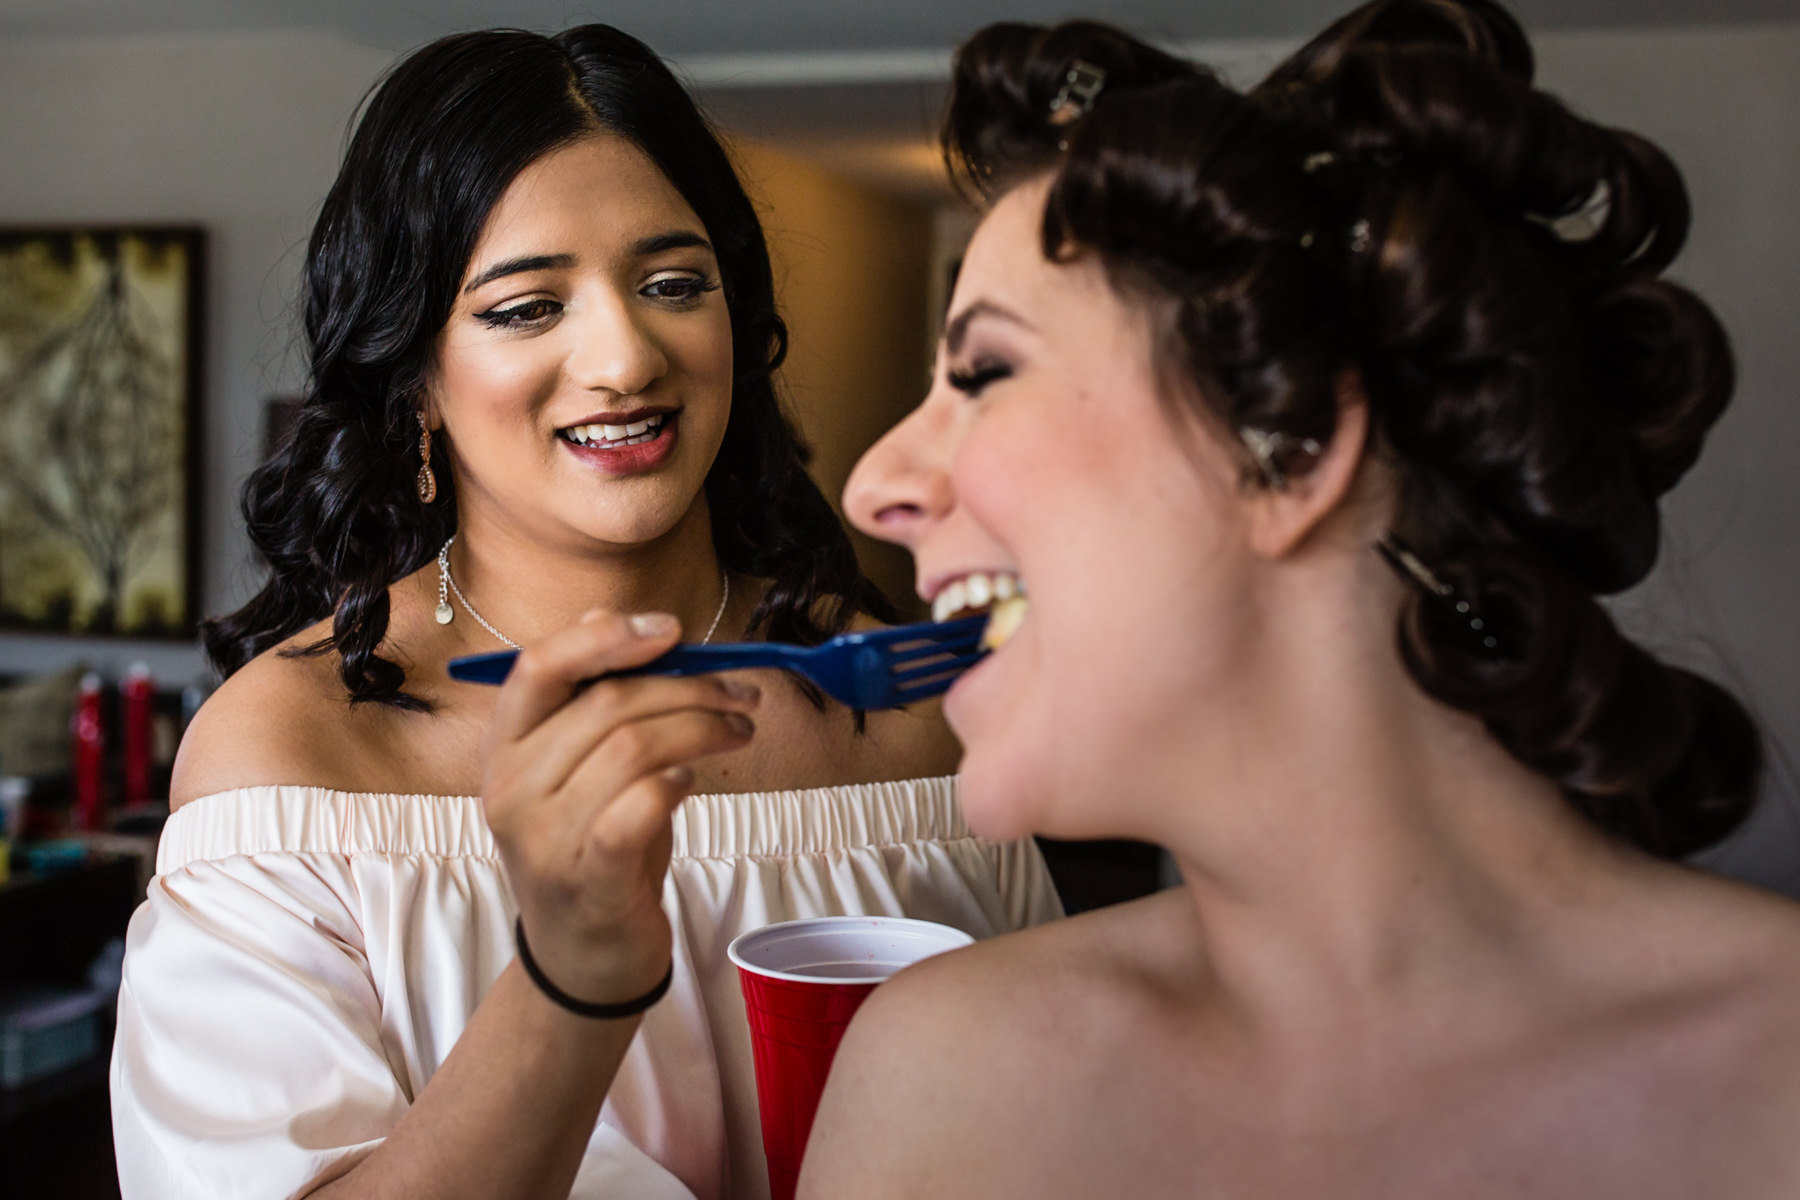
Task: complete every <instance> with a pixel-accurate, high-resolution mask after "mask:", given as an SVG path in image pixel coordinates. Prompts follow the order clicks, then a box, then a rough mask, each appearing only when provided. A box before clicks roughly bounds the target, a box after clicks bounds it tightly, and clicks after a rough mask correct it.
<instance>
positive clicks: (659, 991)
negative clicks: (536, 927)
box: [513, 918, 675, 1021]
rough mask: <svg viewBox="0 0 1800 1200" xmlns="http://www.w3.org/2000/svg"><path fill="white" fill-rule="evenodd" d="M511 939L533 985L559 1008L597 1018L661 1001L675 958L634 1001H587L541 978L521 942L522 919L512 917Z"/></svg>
mask: <svg viewBox="0 0 1800 1200" xmlns="http://www.w3.org/2000/svg"><path fill="white" fill-rule="evenodd" d="M513 940H514V941H516V942H517V943H518V946H519V963H520V965H522V966H523V967H524V968H525V974H527V975H529V976H531V982H533V983H535V984H537V989H538V991H540V992H542V993H544V995H546V996H548V997H549V998H550V999H551V1000H553V1001H555V1002H556V1004H557V1005H558V1006H559V1007H561V1008H566V1009H568V1010H569V1011H570V1012H572V1013H574V1014H575V1015H576V1016H578V1017H593V1018H595V1019H596V1020H601V1021H616V1020H618V1019H619V1018H620V1017H635V1016H637V1015H638V1014H639V1013H641V1012H643V1011H644V1010H645V1009H647V1008H649V1007H650V1006H651V1005H652V1004H655V1003H656V1002H657V1001H658V1000H661V999H662V998H663V996H664V995H665V994H666V993H667V992H668V990H669V984H670V983H671V982H672V981H673V980H674V978H675V960H674V959H670V960H669V969H668V970H667V971H665V972H663V977H662V982H660V983H658V984H657V985H656V986H655V987H653V988H651V989H650V990H649V991H647V992H645V993H644V994H643V995H641V996H639V997H638V998H637V999H636V1000H627V1001H625V1002H624V1003H623V1004H589V1003H588V1002H587V1001H585V1000H577V999H576V998H575V997H573V996H571V995H569V993H567V992H565V991H563V990H562V989H561V988H559V987H557V986H556V985H555V984H554V983H551V982H550V980H549V979H548V978H546V977H545V975H544V971H543V968H542V967H540V966H538V965H537V960H536V959H535V958H532V957H531V947H530V946H527V945H526V944H525V921H524V919H523V918H514V919H513Z"/></svg>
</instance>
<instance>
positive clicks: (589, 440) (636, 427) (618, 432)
mask: <svg viewBox="0 0 1800 1200" xmlns="http://www.w3.org/2000/svg"><path fill="white" fill-rule="evenodd" d="M668 415H669V414H663V413H657V414H655V415H654V416H648V417H645V418H643V419H642V420H639V421H632V422H629V423H628V424H624V425H571V426H569V427H568V428H567V429H559V430H557V431H556V436H557V437H559V438H561V439H562V440H563V441H565V442H569V443H572V444H574V445H577V446H589V447H593V448H595V449H601V450H619V449H624V448H625V447H626V446H641V445H643V444H644V443H646V442H653V441H655V440H656V439H657V438H658V437H659V436H661V434H662V427H663V422H664V420H665V419H666V418H667V416H668Z"/></svg>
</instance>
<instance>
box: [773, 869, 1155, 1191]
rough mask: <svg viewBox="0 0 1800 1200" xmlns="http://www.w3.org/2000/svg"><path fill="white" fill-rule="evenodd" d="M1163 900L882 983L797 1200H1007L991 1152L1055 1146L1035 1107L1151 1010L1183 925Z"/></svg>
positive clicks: (978, 948) (855, 1033) (1076, 1081)
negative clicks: (1168, 952) (967, 1198)
mask: <svg viewBox="0 0 1800 1200" xmlns="http://www.w3.org/2000/svg"><path fill="white" fill-rule="evenodd" d="M1170 900H1171V897H1169V896H1168V895H1167V894H1164V895H1162V896H1152V897H1149V898H1147V899H1145V900H1141V901H1136V902H1133V903H1130V904H1121V905H1115V906H1113V907H1111V908H1107V909H1101V910H1097V911H1095V912H1090V913H1084V914H1082V915H1080V916H1077V917H1071V918H1068V919H1067V920H1063V921H1056V922H1052V923H1049V924H1046V925H1040V926H1036V927H1034V928H1031V929H1027V930H1024V931H1022V932H1019V933H1011V934H1006V935H1003V936H1001V937H997V938H992V939H989V940H987V941H984V942H980V943H977V944H976V945H974V946H970V947H968V948H967V949H963V950H958V951H956V952H954V953H951V954H945V955H940V956H938V957H936V958H933V959H930V960H928V961H926V962H924V963H921V964H919V965H918V966H916V967H912V968H909V969H908V970H906V971H904V972H902V973H901V974H900V975H898V976H896V977H895V978H894V979H892V980H890V981H889V982H887V983H884V984H883V985H882V986H881V987H880V988H878V989H877V990H876V991H875V992H874V993H873V994H872V995H871V996H870V998H869V1000H868V1002H867V1003H865V1004H864V1005H863V1007H862V1009H861V1010H859V1011H858V1013H857V1016H856V1019H855V1021H853V1022H852V1023H851V1026H850V1029H849V1032H848V1033H847V1034H846V1035H845V1039H844V1042H843V1045H842V1046H841V1047H840V1048H839V1050H838V1055H837V1058H836V1059H835V1061H834V1062H833V1065H832V1071H831V1076H830V1079H829V1081H828V1083H827V1085H826V1090H825V1096H824V1099H823V1100H822V1102H821V1105H820V1111H819V1116H818V1119H817V1123H816V1124H815V1125H814V1127H813V1136H812V1141H811V1142H810V1143H809V1149H808V1154H807V1165H806V1175H805V1177H804V1178H803V1185H804V1186H803V1188H802V1194H803V1195H806V1196H816V1197H825V1196H841V1195H858V1196H864V1195H868V1196H885V1195H896V1196H898V1195H907V1196H923V1195H1002V1194H1006V1193H1007V1191H1008V1189H1009V1187H1010V1186H1012V1183H1013V1182H1014V1181H1011V1180H1009V1179H1007V1178H1005V1177H1004V1176H1003V1175H1002V1174H1001V1172H1002V1171H1004V1170H1005V1168H1004V1166H1003V1163H1002V1162H1001V1161H1000V1160H1001V1159H1004V1158H1005V1156H998V1157H997V1156H995V1155H994V1154H993V1153H992V1148H993V1147H994V1146H995V1145H1030V1144H1034V1143H1037V1142H1039V1141H1041V1140H1042V1139H1044V1138H1046V1137H1052V1138H1054V1137H1056V1136H1059V1133H1058V1131H1057V1130H1056V1129H1055V1128H1054V1125H1055V1123H1056V1115H1055V1112H1050V1111H1047V1110H1046V1108H1045V1105H1044V1103H1043V1101H1044V1097H1046V1096H1063V1097H1067V1096H1074V1095H1080V1094H1082V1092H1083V1091H1084V1090H1085V1088H1084V1082H1085V1080H1086V1079H1087V1078H1088V1076H1089V1075H1090V1073H1091V1070H1092V1069H1093V1067H1094V1064H1095V1063H1097V1062H1101V1061H1104V1060H1106V1059H1107V1058H1109V1057H1117V1056H1118V1054H1119V1051H1120V1048H1121V1047H1122V1046H1123V1045H1124V1044H1125V1043H1126V1041H1127V1040H1128V1039H1130V1038H1132V1037H1133V1036H1135V1034H1134V1033H1133V1030H1134V1029H1136V1028H1138V1027H1140V1026H1141V1024H1142V1020H1141V1016H1140V1014H1141V1011H1142V1009H1143V1008H1144V1006H1145V1005H1146V1004H1154V1003H1155V999H1154V997H1155V993H1156V991H1157V990H1158V987H1159V983H1158V980H1159V976H1160V975H1161V974H1162V972H1163V970H1164V963H1163V960H1164V957H1165V954H1164V949H1165V945H1166V944H1167V943H1169V942H1170V938H1171V928H1170V927H1171V924H1172V923H1173V924H1174V925H1176V926H1179V925H1180V924H1181V923H1182V922H1183V921H1184V920H1186V919H1187V918H1185V917H1184V916H1183V915H1182V913H1181V912H1180V911H1179V908H1178V907H1176V906H1172V905H1171V903H1170ZM1188 907H1189V908H1191V906H1188ZM1077 1107H1078V1106H1069V1105H1057V1106H1053V1108H1054V1109H1055V1110H1056V1111H1057V1112H1060V1111H1062V1110H1065V1109H1073V1108H1077ZM876 1127H879V1128H881V1129H882V1131H883V1136H882V1137H880V1138H869V1137H867V1136H866V1131H867V1130H868V1129H870V1128H876ZM872 1156H873V1157H872ZM871 1189H873V1190H871ZM884 1189H887V1190H884Z"/></svg>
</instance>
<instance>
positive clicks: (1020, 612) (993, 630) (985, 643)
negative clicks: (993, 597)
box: [981, 596, 1029, 650]
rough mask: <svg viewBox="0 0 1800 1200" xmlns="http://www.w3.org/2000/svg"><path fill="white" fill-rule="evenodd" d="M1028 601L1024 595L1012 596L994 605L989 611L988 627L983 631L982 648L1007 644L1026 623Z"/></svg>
mask: <svg viewBox="0 0 1800 1200" xmlns="http://www.w3.org/2000/svg"><path fill="white" fill-rule="evenodd" d="M1028 603H1029V601H1027V600H1026V599H1025V597H1023V596H1011V597H1008V598H1007V599H1005V600H1002V601H1000V602H999V603H998V604H996V605H994V607H993V608H992V609H991V610H990V611H989V612H988V623H987V628H986V629H984V630H982V631H981V648H982V649H983V650H998V649H999V648H1000V647H1002V646H1004V645H1006V643H1007V640H1008V639H1009V638H1011V637H1012V635H1013V634H1015V633H1017V632H1018V631H1019V626H1020V625H1021V624H1023V623H1024V621H1025V608H1026V606H1027V604H1028Z"/></svg>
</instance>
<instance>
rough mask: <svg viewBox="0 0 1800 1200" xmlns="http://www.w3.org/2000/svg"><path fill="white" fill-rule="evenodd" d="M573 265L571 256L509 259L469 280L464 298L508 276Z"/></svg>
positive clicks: (536, 256)
mask: <svg viewBox="0 0 1800 1200" xmlns="http://www.w3.org/2000/svg"><path fill="white" fill-rule="evenodd" d="M574 265H575V256H574V255H573V254H531V255H527V256H525V257H524V258H509V259H506V260H505V261H504V262H497V263H495V264H494V265H493V266H491V267H489V268H488V269H487V270H485V271H483V272H482V273H481V274H479V275H477V276H476V277H475V278H473V279H471V280H469V283H468V286H467V287H465V288H463V294H464V295H465V296H466V295H468V294H469V293H470V292H472V291H474V290H475V289H476V288H479V287H485V286H486V285H487V284H490V283H492V282H494V280H496V279H505V278H506V277H507V276H508V275H522V274H524V273H525V272H526V271H548V270H550V269H551V268H552V267H572V266H574Z"/></svg>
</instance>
